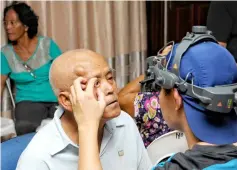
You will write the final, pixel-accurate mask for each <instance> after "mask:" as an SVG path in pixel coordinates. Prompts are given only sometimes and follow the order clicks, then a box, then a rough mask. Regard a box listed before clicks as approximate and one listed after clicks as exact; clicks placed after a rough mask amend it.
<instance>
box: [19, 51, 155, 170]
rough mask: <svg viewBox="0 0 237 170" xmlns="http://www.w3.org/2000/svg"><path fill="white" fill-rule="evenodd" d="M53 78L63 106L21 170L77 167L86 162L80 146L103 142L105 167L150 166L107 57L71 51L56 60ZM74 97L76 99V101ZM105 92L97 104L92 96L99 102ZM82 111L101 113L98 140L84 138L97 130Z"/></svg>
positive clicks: (27, 153) (39, 135) (141, 169)
mask: <svg viewBox="0 0 237 170" xmlns="http://www.w3.org/2000/svg"><path fill="white" fill-rule="evenodd" d="M50 82H51V85H52V87H53V90H54V92H55V94H56V95H57V97H58V101H59V104H60V108H58V110H57V111H56V112H55V116H54V119H53V120H52V121H51V122H50V123H49V124H47V125H46V126H45V127H43V128H42V129H40V130H39V132H38V133H37V134H36V135H35V136H34V138H33V139H32V141H31V142H30V144H29V145H28V147H27V148H26V149H25V151H24V152H23V153H22V155H21V157H20V159H19V162H18V165H17V170H27V169H29V170H36V169H39V170H49V169H50V170H76V169H77V168H78V167H79V166H80V164H81V163H82V164H83V163H84V161H83V160H80V158H79V157H78V152H79V150H80V144H81V143H85V142H89V141H91V142H93V141H96V143H97V142H98V146H99V148H100V149H98V148H97V149H98V150H100V161H101V163H102V167H103V169H104V170H111V169H113V170H147V169H149V168H150V167H151V162H150V159H149V157H148V154H147V151H146V149H145V147H144V144H143V142H142V139H141V137H140V134H139V132H138V130H137V127H136V125H135V123H134V121H133V119H132V118H131V117H130V116H129V115H128V114H127V113H125V112H123V111H121V110H120V106H119V103H118V96H117V87H116V83H115V81H114V77H113V70H111V69H110V68H109V66H108V64H107V62H106V61H105V59H104V57H103V56H101V55H99V54H97V53H95V52H92V51H89V50H83V49H82V50H73V51H69V52H66V53H64V54H62V55H61V56H59V57H58V58H57V59H56V60H55V61H54V62H53V64H52V67H51V70H50ZM75 87H77V88H75ZM79 87H80V88H79ZM84 92H87V93H88V94H89V95H84ZM75 95H76V96H77V99H76V100H73V99H74V98H73V99H72V96H75ZM101 96H103V102H100V106H101V107H98V105H97V104H96V100H93V98H94V97H95V98H97V100H100V99H101ZM81 98H84V100H87V99H88V100H89V101H87V102H84V103H82V105H81V106H82V108H80V107H76V106H75V105H73V103H75V102H77V101H81V100H82V99H81ZM98 108H99V109H98ZM81 110H83V111H86V115H88V116H90V115H93V117H95V118H97V117H98V116H99V115H101V116H102V118H101V119H100V121H99V122H98V135H97V139H91V138H90V136H87V135H85V136H84V137H83V138H80V137H79V136H80V134H87V133H88V132H90V131H93V130H94V122H93V121H92V124H90V121H89V122H87V121H83V122H80V121H78V120H79V119H80V118H81V117H80V115H79V113H80V112H81ZM79 122H80V123H79ZM96 125H97V124H96ZM96 131H97V129H96ZM90 149H93V148H90ZM81 151H82V150H81ZM86 152H87V151H86ZM79 161H81V162H79ZM92 164H93V163H92Z"/></svg>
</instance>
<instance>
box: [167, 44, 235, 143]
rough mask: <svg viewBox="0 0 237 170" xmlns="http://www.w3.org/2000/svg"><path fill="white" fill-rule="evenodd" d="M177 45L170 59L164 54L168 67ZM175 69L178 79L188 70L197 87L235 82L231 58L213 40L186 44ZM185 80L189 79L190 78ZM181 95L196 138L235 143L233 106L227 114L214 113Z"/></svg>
mask: <svg viewBox="0 0 237 170" xmlns="http://www.w3.org/2000/svg"><path fill="white" fill-rule="evenodd" d="M178 45H179V44H176V45H175V46H174V48H173V50H172V56H171V58H170V55H167V59H169V58H170V62H169V63H168V67H167V68H168V70H170V69H171V68H172V62H173V59H174V55H175V52H176V49H177V47H178ZM179 71H180V77H181V78H182V79H185V78H186V76H187V75H188V74H189V73H191V74H192V77H193V80H194V82H193V83H194V85H196V86H199V87H213V86H217V85H228V84H233V83H237V66H236V63H235V60H234V57H233V56H232V55H231V53H230V52H229V51H228V50H227V49H225V48H224V47H222V46H220V45H218V44H216V43H214V42H202V43H199V44H196V45H194V46H192V47H190V48H189V49H188V50H187V51H186V53H185V54H184V55H183V57H182V59H181V63H180V68H179ZM187 81H189V82H191V78H190V77H189V78H188V80H187ZM181 96H182V99H183V104H184V110H185V114H186V118H187V121H188V125H189V127H190V128H191V130H192V132H193V133H194V135H195V136H196V137H197V138H198V139H200V140H201V141H204V142H208V143H211V144H218V145H220V144H231V143H235V142H237V114H236V112H235V110H234V109H232V111H231V113H230V114H218V113H215V112H212V111H209V110H206V109H205V108H204V107H201V106H200V105H199V104H197V102H196V101H195V99H193V98H191V97H189V96H187V95H183V94H181ZM211 112H212V113H211Z"/></svg>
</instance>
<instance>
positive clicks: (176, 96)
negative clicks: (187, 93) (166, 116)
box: [173, 88, 183, 111]
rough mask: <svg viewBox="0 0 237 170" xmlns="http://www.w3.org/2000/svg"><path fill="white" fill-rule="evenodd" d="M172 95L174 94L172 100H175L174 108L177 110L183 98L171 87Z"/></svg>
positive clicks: (181, 104)
mask: <svg viewBox="0 0 237 170" xmlns="http://www.w3.org/2000/svg"><path fill="white" fill-rule="evenodd" d="M173 92H174V93H173V95H174V100H175V110H176V111H177V110H179V109H181V107H182V106H183V100H182V97H181V96H180V95H179V92H178V90H177V89H175V88H174V89H173Z"/></svg>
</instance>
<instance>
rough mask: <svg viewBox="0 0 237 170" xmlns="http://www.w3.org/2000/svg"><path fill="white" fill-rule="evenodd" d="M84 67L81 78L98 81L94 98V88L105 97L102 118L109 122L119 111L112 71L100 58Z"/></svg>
mask: <svg viewBox="0 0 237 170" xmlns="http://www.w3.org/2000/svg"><path fill="white" fill-rule="evenodd" d="M86 65H87V66H86V67H85V76H83V77H85V78H87V79H88V80H89V79H90V78H93V77H96V78H97V79H98V80H97V82H96V84H95V87H94V88H95V90H94V91H95V96H96V88H99V89H100V90H101V91H102V92H103V93H104V95H105V102H106V107H105V110H104V114H103V117H102V118H104V119H105V120H109V119H112V118H114V117H117V116H119V115H120V112H121V109H120V106H119V103H118V95H117V85H116V83H115V79H114V75H113V70H111V69H110V68H109V67H108V64H107V62H106V61H105V60H104V59H103V58H102V57H100V58H97V59H96V60H95V61H93V62H92V61H91V62H89V63H87V64H86Z"/></svg>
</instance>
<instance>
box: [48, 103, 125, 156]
mask: <svg viewBox="0 0 237 170" xmlns="http://www.w3.org/2000/svg"><path fill="white" fill-rule="evenodd" d="M63 113H64V109H63V108H62V107H61V106H59V107H58V109H57V110H56V112H55V114H54V118H53V121H54V124H55V126H56V130H57V131H58V132H57V133H56V134H57V135H56V138H57V139H58V140H57V141H56V143H55V144H54V147H52V148H51V151H50V153H51V155H52V156H53V155H55V154H57V153H58V152H60V151H62V150H63V149H65V148H66V147H67V146H68V145H72V146H74V147H75V148H77V149H78V145H76V144H75V143H73V142H72V141H71V140H70V139H69V137H68V136H67V135H66V133H65V132H64V130H63V127H62V123H61V119H60V118H61V116H62V115H63ZM121 113H122V112H121ZM123 126H125V122H124V121H123V119H122V117H121V116H118V117H116V118H113V119H111V120H108V121H107V122H106V123H105V127H104V128H106V129H107V130H108V131H109V133H111V134H113V133H114V132H115V130H116V128H120V127H123ZM103 138H104V137H103Z"/></svg>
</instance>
